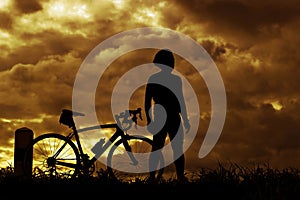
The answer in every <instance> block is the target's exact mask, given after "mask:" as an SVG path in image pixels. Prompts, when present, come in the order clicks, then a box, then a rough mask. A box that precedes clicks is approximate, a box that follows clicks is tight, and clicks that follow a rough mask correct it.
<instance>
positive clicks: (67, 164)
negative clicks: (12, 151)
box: [24, 108, 164, 180]
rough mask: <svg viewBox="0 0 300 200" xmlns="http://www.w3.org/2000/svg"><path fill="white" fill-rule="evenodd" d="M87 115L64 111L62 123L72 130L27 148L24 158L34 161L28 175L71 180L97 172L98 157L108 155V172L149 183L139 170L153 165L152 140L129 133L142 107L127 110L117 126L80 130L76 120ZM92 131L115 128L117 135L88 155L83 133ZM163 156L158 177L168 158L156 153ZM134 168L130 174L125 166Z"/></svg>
mask: <svg viewBox="0 0 300 200" xmlns="http://www.w3.org/2000/svg"><path fill="white" fill-rule="evenodd" d="M75 116H84V114H83V113H79V112H74V111H71V110H67V109H63V110H62V113H61V115H60V118H59V122H60V123H62V124H64V125H67V126H69V128H71V129H72V131H71V132H70V133H69V134H68V135H67V136H64V135H62V134H60V133H45V134H42V135H40V136H38V137H36V138H35V139H34V140H33V142H32V143H31V144H30V145H29V146H28V147H27V150H26V151H25V155H24V163H26V162H27V161H28V160H29V159H31V158H32V166H31V167H29V168H28V164H25V165H24V171H25V173H26V174H31V175H32V176H33V177H61V178H65V177H67V178H71V177H78V176H80V175H92V174H93V173H94V172H95V162H96V160H97V158H99V157H100V156H101V155H103V153H104V152H107V151H108V152H107V153H108V154H107V166H106V167H107V172H108V174H109V175H110V176H111V177H113V178H116V179H118V180H128V179H130V180H136V179H137V178H138V179H139V180H145V179H146V178H147V177H148V174H149V173H148V172H141V171H139V167H145V166H146V165H148V164H149V156H146V155H150V153H151V148H152V145H153V143H152V140H151V139H149V138H148V137H146V136H141V135H130V134H128V130H129V129H130V128H131V127H132V124H133V123H137V119H138V117H139V118H140V119H142V117H141V108H138V109H136V110H126V111H124V112H122V113H120V114H118V115H115V121H116V123H112V124H103V125H99V126H97V127H88V128H83V129H79V130H77V129H76V126H75V123H74V120H73V117H75ZM91 128H101V129H115V132H114V134H113V135H112V136H111V137H110V138H109V139H108V141H105V139H103V138H102V139H100V140H99V142H98V143H96V145H95V146H94V147H93V148H92V152H93V153H94V156H93V157H92V158H90V156H89V155H88V154H87V153H85V152H84V150H83V148H82V145H81V142H80V138H79V134H78V133H80V132H84V131H86V130H88V129H91ZM156 153H157V155H155V156H159V157H160V166H161V167H160V169H159V170H158V173H157V178H161V177H162V174H163V167H162V166H163V165H164V159H163V156H162V153H161V152H156ZM129 165H131V166H134V167H135V168H136V170H134V171H135V172H132V171H130V172H126V171H123V170H120V169H122V166H123V167H125V168H126V166H129Z"/></svg>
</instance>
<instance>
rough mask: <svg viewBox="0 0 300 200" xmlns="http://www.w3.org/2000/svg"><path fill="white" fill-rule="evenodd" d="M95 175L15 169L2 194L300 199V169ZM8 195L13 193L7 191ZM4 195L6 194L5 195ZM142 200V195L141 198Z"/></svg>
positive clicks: (1, 185) (4, 175)
mask: <svg viewBox="0 0 300 200" xmlns="http://www.w3.org/2000/svg"><path fill="white" fill-rule="evenodd" d="M96 174H97V175H96V176H90V177H78V178H75V179H60V178H45V177H38V178H36V177H32V178H30V179H28V178H23V177H16V176H15V175H14V169H13V167H12V166H8V167H6V168H1V170H0V192H2V194H4V193H5V192H6V191H7V190H10V191H11V190H12V188H17V190H19V191H22V192H23V193H25V194H31V195H37V194H46V193H47V194H48V197H49V195H51V196H52V195H55V194H62V195H65V196H66V198H67V197H72V196H73V197H78V196H77V195H78V194H94V195H102V194H103V195H105V194H107V195H108V196H109V195H113V196H115V195H121V194H122V195H125V196H126V195H130V196H131V197H132V196H135V195H144V196H145V197H147V198H150V197H153V198H157V197H160V196H157V195H171V196H174V197H176V196H177V195H179V194H180V195H187V196H190V195H197V196H195V197H197V198H198V197H199V198H204V199H206V197H207V198H210V199H211V198H225V197H228V198H230V199H299V198H300V170H299V169H294V168H285V169H281V170H279V169H274V168H271V167H270V166H269V165H267V164H265V165H256V166H254V167H252V168H249V167H243V166H239V165H237V164H234V163H231V164H229V165H228V166H225V165H222V164H221V163H219V165H218V166H217V167H216V168H214V169H207V168H200V169H198V170H197V171H195V172H194V173H193V174H190V175H189V177H190V180H189V181H188V182H186V183H178V182H177V181H176V179H173V178H169V179H162V180H159V181H157V182H155V183H148V182H147V181H146V180H139V179H137V180H132V181H122V180H121V181H117V180H115V179H112V178H111V177H110V176H108V173H107V172H106V170H104V169H100V170H99V171H97V173H96ZM30 191H31V192H32V193H31V192H30ZM6 193H7V194H8V195H9V194H10V193H8V192H6ZM0 196H1V194H0ZM2 196H3V195H2ZM140 197H141V196H140Z"/></svg>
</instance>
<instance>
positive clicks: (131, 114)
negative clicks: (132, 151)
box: [115, 108, 143, 130]
mask: <svg viewBox="0 0 300 200" xmlns="http://www.w3.org/2000/svg"><path fill="white" fill-rule="evenodd" d="M138 117H139V118H140V120H143V118H142V109H141V108H137V109H136V110H125V111H124V112H121V113H120V114H117V115H115V119H116V121H117V124H118V125H119V126H121V127H122V128H123V129H125V130H128V129H130V128H131V126H132V122H134V123H135V128H136V127H137V126H136V125H137V120H138ZM120 119H122V121H121V120H120ZM125 123H127V124H128V126H127V127H126V128H124V127H123V126H122V124H125Z"/></svg>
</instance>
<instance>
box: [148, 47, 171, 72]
mask: <svg viewBox="0 0 300 200" xmlns="http://www.w3.org/2000/svg"><path fill="white" fill-rule="evenodd" d="M153 63H154V64H156V65H157V66H158V67H161V66H160V65H161V64H163V65H167V66H169V67H171V68H172V69H174V65H175V59H174V55H173V53H172V51H171V50H169V49H162V50H159V51H158V52H157V53H156V54H155V56H154V59H153Z"/></svg>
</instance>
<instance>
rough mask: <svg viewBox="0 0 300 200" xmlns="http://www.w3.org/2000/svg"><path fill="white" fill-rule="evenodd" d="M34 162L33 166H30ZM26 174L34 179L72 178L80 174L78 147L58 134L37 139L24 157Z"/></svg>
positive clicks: (48, 134)
mask: <svg viewBox="0 0 300 200" xmlns="http://www.w3.org/2000/svg"><path fill="white" fill-rule="evenodd" d="M29 160H32V165H30V166H29V165H28V164H26V163H28V161H29ZM24 163H25V166H24V172H25V174H27V175H31V176H32V177H34V178H53V177H55V178H71V177H74V176H76V175H77V174H78V172H79V164H80V157H79V152H78V150H77V147H76V145H75V144H74V143H73V142H72V141H71V140H69V139H68V138H67V137H65V136H63V135H60V134H58V133H47V134H43V135H40V136H38V137H36V138H35V139H34V140H33V142H32V144H31V145H29V146H28V147H27V150H26V151H25V155H24Z"/></svg>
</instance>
